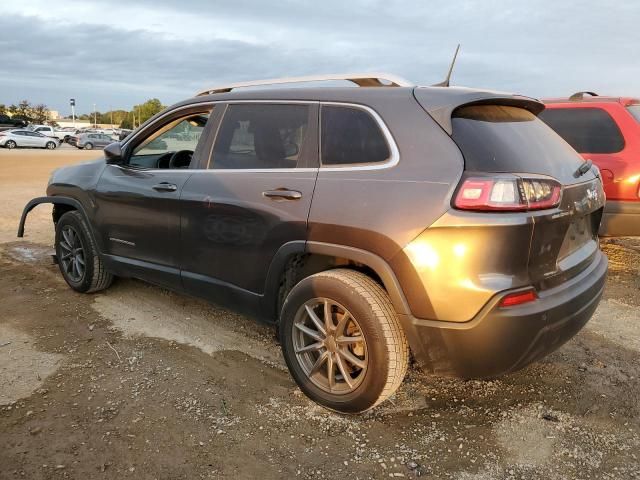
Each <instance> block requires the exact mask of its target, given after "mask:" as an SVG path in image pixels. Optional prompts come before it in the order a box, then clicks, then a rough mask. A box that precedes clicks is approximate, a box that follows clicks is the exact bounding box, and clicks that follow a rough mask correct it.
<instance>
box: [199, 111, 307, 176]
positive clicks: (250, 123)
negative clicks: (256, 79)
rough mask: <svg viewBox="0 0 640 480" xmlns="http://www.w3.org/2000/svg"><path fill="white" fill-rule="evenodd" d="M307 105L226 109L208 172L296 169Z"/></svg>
mask: <svg viewBox="0 0 640 480" xmlns="http://www.w3.org/2000/svg"><path fill="white" fill-rule="evenodd" d="M309 108H310V107H309V106H308V105H269V104H242V105H229V107H228V108H227V111H226V113H225V115H224V118H223V120H222V125H221V126H220V129H219V131H218V136H217V138H216V143H215V147H214V149H213V159H212V164H211V168H214V169H235V168H241V169H247V168H252V169H259V168H260V169H261V168H296V166H297V165H298V160H299V158H300V154H301V152H302V147H303V144H304V139H305V136H306V135H307V131H308V124H309Z"/></svg>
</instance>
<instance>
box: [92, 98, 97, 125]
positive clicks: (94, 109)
mask: <svg viewBox="0 0 640 480" xmlns="http://www.w3.org/2000/svg"><path fill="white" fill-rule="evenodd" d="M93 127H94V128H98V122H97V119H96V104H95V103H94V104H93Z"/></svg>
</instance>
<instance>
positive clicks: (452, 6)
mask: <svg viewBox="0 0 640 480" xmlns="http://www.w3.org/2000/svg"><path fill="white" fill-rule="evenodd" d="M518 3H519V2H507V1H498V0H487V1H485V2H482V3H480V2H471V1H456V2H452V1H442V0H438V1H435V2H434V1H429V2H400V1H363V0H357V1H350V2H345V1H344V0H342V1H337V0H325V1H324V2H322V3H318V4H316V5H313V6H310V5H309V4H306V3H305V2H294V1H283V2H263V1H259V0H236V1H234V2H211V1H206V0H182V1H181V2H175V1H169V0H139V1H138V2H136V4H135V6H136V8H138V11H139V10H140V8H139V7H140V6H141V5H142V6H146V8H148V9H149V11H150V12H154V13H158V14H162V15H164V17H163V18H169V19H170V18H175V22H174V23H175V24H172V23H170V22H169V23H168V24H166V23H165V24H164V25H161V26H160V27H159V28H154V27H155V26H154V25H148V26H147V23H146V21H147V20H146V19H145V18H135V17H132V18H129V17H127V16H126V15H127V14H128V13H130V12H131V11H130V7H131V2H130V1H128V0H109V1H107V2H101V6H100V7H99V8H100V9H105V8H109V9H112V10H116V11H122V12H123V18H124V19H126V20H124V21H125V22H127V23H126V24H124V25H123V24H120V25H109V24H106V22H104V23H101V22H100V21H97V20H95V19H94V20H93V21H92V23H80V22H78V21H74V20H68V19H65V20H64V21H60V22H55V21H47V22H45V21H44V20H43V19H42V18H38V17H27V16H22V15H20V6H19V4H16V7H15V12H16V13H15V14H13V15H6V14H5V15H2V16H0V32H2V35H1V36H0V103H1V102H5V103H6V102H16V101H18V100H19V99H20V98H30V99H32V100H34V101H42V102H45V103H48V104H50V105H51V106H53V107H56V108H59V109H61V110H63V111H66V107H65V105H66V102H67V99H68V98H69V97H70V96H75V97H76V98H78V101H79V105H80V106H81V107H82V109H83V110H86V111H88V110H90V109H91V103H94V102H95V103H97V104H98V108H99V109H101V110H106V109H107V108H108V107H109V106H111V105H112V106H114V107H116V106H122V107H128V106H130V105H131V104H132V103H136V102H140V101H142V100H144V99H146V98H149V97H152V96H157V97H159V98H161V99H162V100H163V101H164V102H166V103H170V102H173V101H176V100H179V99H181V98H184V97H186V96H189V95H191V94H193V92H195V91H197V90H198V89H199V88H201V87H203V86H209V85H214V84H217V83H224V82H228V81H237V80H242V79H256V78H269V77H276V76H289V75H302V74H311V73H328V72H336V71H362V70H376V71H380V70H388V71H391V72H394V73H397V74H399V75H403V76H405V77H407V78H409V79H411V80H413V81H415V82H417V83H420V84H429V83H434V82H437V81H439V80H440V79H441V77H442V76H443V75H444V72H445V70H446V68H447V65H448V62H449V59H450V56H451V55H452V53H453V49H454V47H455V44H456V43H458V42H460V43H462V53H461V55H460V57H459V63H458V65H457V67H456V70H455V73H454V83H456V84H463V85H468V86H481V87H487V88H495V89H503V90H511V91H518V92H520V93H525V94H529V95H534V96H548V95H566V94H568V93H571V92H573V91H576V90H581V89H589V90H596V91H602V92H609V93H621V94H636V95H638V94H640V91H639V90H640V85H639V82H638V78H640V65H639V64H638V62H637V61H635V60H634V59H635V57H637V51H638V47H640V29H638V27H637V26H638V24H639V22H640V4H638V3H637V2H634V1H628V2H615V3H609V4H603V3H602V2H596V1H577V0H572V1H565V2H562V3H561V2H553V1H550V0H544V1H537V2H522V3H520V4H518ZM6 8H7V7H6V6H5V9H6ZM154 18H155V17H154ZM190 18H192V19H197V22H196V20H193V21H194V22H195V23H193V24H191V23H190V22H191V20H190ZM127 20H128V21H127ZM125 27H126V29H125ZM136 27H138V28H137V29H136ZM194 29H200V30H198V31H196V32H194ZM199 32H201V36H200V35H198V33H199Z"/></svg>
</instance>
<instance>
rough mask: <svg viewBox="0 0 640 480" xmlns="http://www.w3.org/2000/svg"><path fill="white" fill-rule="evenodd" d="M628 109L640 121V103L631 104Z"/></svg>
mask: <svg viewBox="0 0 640 480" xmlns="http://www.w3.org/2000/svg"><path fill="white" fill-rule="evenodd" d="M627 110H629V113H630V114H631V115H633V116H634V118H635V119H636V120H637V121H638V122H640V105H629V106H628V107H627Z"/></svg>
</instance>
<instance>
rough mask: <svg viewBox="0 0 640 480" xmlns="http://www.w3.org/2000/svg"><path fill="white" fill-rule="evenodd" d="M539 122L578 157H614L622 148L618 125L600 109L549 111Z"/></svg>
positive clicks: (557, 109) (543, 114)
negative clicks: (562, 139) (545, 124)
mask: <svg viewBox="0 0 640 480" xmlns="http://www.w3.org/2000/svg"><path fill="white" fill-rule="evenodd" d="M540 118H541V119H542V120H543V121H544V122H545V123H547V124H548V125H549V126H550V127H551V128H553V129H554V130H555V131H556V132H557V133H558V135H560V136H561V137H562V138H564V139H565V140H566V141H567V143H568V144H569V145H571V146H572V147H573V148H575V149H576V151H578V152H579V153H617V152H619V151H621V150H622V149H623V148H624V138H623V136H622V133H621V132H620V129H619V128H618V125H617V124H616V122H615V121H614V120H613V118H611V115H609V114H608V113H607V112H606V111H605V110H603V109H601V108H597V107H595V108H582V107H581V108H548V109H546V110H544V111H542V113H540Z"/></svg>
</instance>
